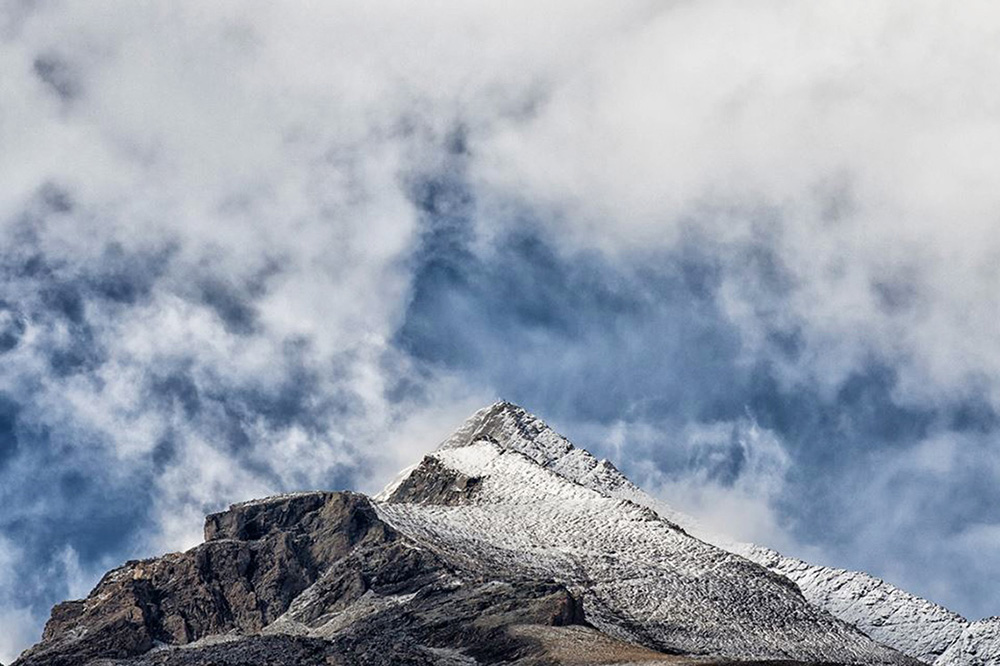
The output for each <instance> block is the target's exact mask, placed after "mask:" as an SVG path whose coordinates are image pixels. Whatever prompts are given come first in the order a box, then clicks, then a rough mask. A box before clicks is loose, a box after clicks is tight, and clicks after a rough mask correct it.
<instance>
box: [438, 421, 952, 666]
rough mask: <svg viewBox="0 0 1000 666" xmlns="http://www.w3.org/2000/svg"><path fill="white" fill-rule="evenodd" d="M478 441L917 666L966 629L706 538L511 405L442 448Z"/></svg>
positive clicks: (910, 600)
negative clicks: (766, 581)
mask: <svg viewBox="0 0 1000 666" xmlns="http://www.w3.org/2000/svg"><path fill="white" fill-rule="evenodd" d="M480 437H482V438H487V439H489V440H490V441H494V442H499V443H502V446H503V447H504V448H506V449H508V450H512V451H517V452H519V453H522V454H524V455H526V456H528V457H529V458H531V459H532V460H534V461H535V462H537V463H538V464H540V465H542V466H543V467H545V468H547V469H549V470H551V471H552V472H554V473H556V474H559V475H560V476H562V477H564V478H566V479H568V480H570V481H573V482H575V483H578V484H580V485H582V486H584V487H587V488H590V489H592V490H595V491H597V492H600V493H602V494H604V495H607V496H609V497H615V498H621V499H627V500H629V501H632V502H635V503H636V504H639V505H641V506H644V507H647V508H650V509H652V510H654V511H656V512H657V514H659V515H660V516H661V517H663V518H665V519H667V520H670V521H672V522H674V523H676V524H678V525H679V526H681V527H682V528H683V529H684V530H686V531H688V532H689V533H691V534H693V535H695V536H697V537H698V538H700V539H702V540H704V541H707V542H709V543H712V544H714V545H716V546H719V547H721V548H724V549H725V550H728V551H731V552H734V553H737V554H739V555H742V556H744V557H746V558H747V559H750V560H752V561H754V562H757V563H758V564H760V565H762V566H765V567H767V568H768V569H769V570H771V571H773V572H775V573H777V574H780V575H782V576H784V577H787V578H788V579H790V580H792V581H793V582H795V583H796V585H798V587H799V589H801V591H802V593H803V594H804V595H805V597H806V599H808V600H809V601H810V602H811V603H812V604H814V605H815V606H817V607H819V608H822V609H823V610H826V611H828V612H830V613H831V614H833V615H834V616H836V617H837V618H839V619H841V620H844V621H845V622H848V623H850V624H854V625H855V626H857V627H859V628H860V629H861V630H862V631H863V632H864V633H866V634H867V635H869V636H871V637H872V638H874V639H875V640H877V641H879V642H881V643H884V644H886V645H889V646H891V647H894V648H896V649H897V650H899V651H901V652H903V653H905V654H908V655H910V656H912V657H915V658H917V659H919V660H921V661H924V662H927V663H932V662H934V661H935V659H937V658H938V657H939V656H940V655H941V654H942V653H944V652H945V650H946V649H947V648H948V647H949V646H950V645H952V644H953V643H954V642H955V641H956V640H958V638H959V637H960V636H961V635H962V633H963V631H964V630H965V629H966V627H967V626H968V625H969V622H968V621H967V620H966V619H965V618H963V617H962V616H960V615H958V614H957V613H954V612H952V611H949V610H948V609H946V608H944V607H942V606H939V605H937V604H934V603H933V602H930V601H927V600H926V599H922V598H920V597H917V596H915V595H912V594H909V593H908V592H905V591H903V590H901V589H899V588H897V587H895V586H893V585H891V584H889V583H886V582H885V581H882V580H880V579H878V578H875V577H873V576H870V575H868V574H866V573H863V572H857V571H847V570H844V569H835V568H831V567H824V566H819V565H814V564H810V563H808V562H803V561H802V560H797V559H795V558H789V557H785V556H782V555H781V554H780V553H777V552H776V551H774V550H771V549H769V548H764V547H761V546H756V545H753V544H745V543H739V542H735V541H732V540H731V539H728V538H727V537H725V536H724V535H718V534H715V533H712V532H711V531H709V530H707V529H705V528H704V527H703V526H702V525H700V524H699V523H698V521H697V520H696V519H694V518H691V517H690V516H686V515H684V514H683V513H681V512H678V511H676V510H674V509H673V508H672V507H670V506H668V505H666V504H665V503H664V502H661V501H659V500H657V499H655V498H653V497H651V496H649V495H648V494H647V493H645V492H644V491H642V490H641V489H640V488H638V487H636V486H635V485H634V484H633V483H632V482H631V481H629V480H628V479H627V478H626V477H625V476H624V475H623V474H622V473H621V472H619V471H618V470H617V469H616V468H615V467H614V465H612V464H611V463H609V462H607V461H605V460H597V459H596V458H595V457H594V456H592V455H591V454H590V453H589V452H587V451H585V450H583V449H578V448H575V447H573V445H572V444H571V443H570V442H569V441H568V440H566V439H565V438H564V437H562V436H560V435H559V434H558V433H556V432H555V431H553V430H552V429H551V428H549V427H548V426H547V425H545V423H544V422H542V421H541V420H540V419H538V418H536V417H535V416H533V415H532V414H530V413H528V412H526V411H525V410H524V409H522V408H520V407H518V406H517V405H513V404H511V403H506V402H498V403H496V404H494V405H491V406H490V407H487V408H484V409H482V410H480V411H479V412H477V413H476V414H475V415H473V416H472V418H470V419H469V420H468V421H467V422H466V423H465V424H464V425H463V426H462V428H460V429H459V430H458V431H457V432H456V433H455V434H454V435H453V436H452V437H451V438H449V439H448V440H446V441H445V442H444V443H443V444H442V445H441V448H442V449H450V448H455V447H459V446H463V445H465V444H467V443H469V442H470V441H471V440H474V439H476V438H480ZM949 666H950V665H949Z"/></svg>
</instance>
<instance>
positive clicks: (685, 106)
mask: <svg viewBox="0 0 1000 666" xmlns="http://www.w3.org/2000/svg"><path fill="white" fill-rule="evenodd" d="M998 38H1000V9H997V7H996V5H995V4H994V3H992V2H986V1H979V0H972V1H971V2H968V3H965V4H964V5H963V7H962V11H960V12H959V11H955V9H954V6H949V4H948V3H945V2H925V1H914V2H906V3H880V2H876V3H873V2H867V1H855V0H846V1H844V2H837V3H800V2H792V1H791V0H785V1H779V0H763V1H761V2H756V3H745V2H740V1H738V0H730V1H723V0H690V1H683V0H679V1H674V2H632V1H626V0H623V1H621V2H616V3H606V2H589V1H587V0H574V1H572V2H557V1H553V2H546V3H538V2H522V1H519V0H513V1H511V2H504V3H468V2H457V1H452V2H445V1H440V0H431V1H429V2H423V3H420V4H419V7H417V6H415V5H413V4H412V3H402V2H382V1H381V0H374V1H372V2H363V3H358V2H336V1H333V2H310V1H302V2H296V3H271V2H263V1H259V0H242V1H240V2H236V1H235V0H219V1H218V2H212V3H205V2H201V1H199V0H180V1H177V0H172V1H167V0H150V1H149V2H143V3H132V2H125V1H121V0H120V1H117V2H109V1H106V0H90V1H88V2H70V1H65V2H63V1H59V0H9V1H7V2H4V3H2V4H0V175H2V183H3V185H2V187H0V276H2V277H0V507H2V508H0V626H2V627H3V628H4V631H3V632H0V661H3V662H5V663H6V662H8V661H10V660H12V659H13V658H14V657H15V656H16V654H17V653H18V652H19V651H20V650H21V649H23V648H24V647H26V646H28V645H29V644H31V643H33V642H34V641H35V640H37V639H38V637H39V635H40V631H41V627H42V625H43V623H44V621H45V619H46V618H47V617H48V612H49V609H50V607H51V605H52V604H53V603H56V602H58V601H61V600H63V599H66V598H79V597H82V596H85V595H86V594H87V592H88V591H89V589H90V588H91V587H92V586H93V585H94V584H95V583H96V581H97V579H98V578H99V576H100V575H101V574H102V573H103V572H104V571H105V570H107V569H108V568H111V567H114V566H116V565H118V564H120V563H122V562H123V561H124V560H126V559H129V558H137V557H150V556H154V555H157V554H159V553H162V552H166V551H175V550H181V549H185V548H189V547H191V546H193V545H195V544H196V543H198V542H199V541H200V539H201V526H202V520H203V516H204V515H205V514H206V513H208V512H211V511H216V510H220V509H221V508H224V507H225V506H226V505H227V504H229V503H232V502H236V501H241V500H245V499H249V498H253V497H259V496H264V495H267V494H272V493H275V492H280V491H287V490H301V489H309V488H329V489H357V490H361V491H366V492H371V491H376V490H378V489H379V488H380V487H381V486H382V485H384V484H385V483H387V482H388V481H389V480H390V479H391V478H392V476H393V475H394V473H395V471H397V470H398V469H399V468H401V467H403V466H404V465H407V464H410V463H412V462H414V461H416V460H417V459H419V458H420V456H421V455H423V454H424V453H425V452H426V451H428V450H429V449H431V448H432V447H433V446H434V445H435V443H436V442H438V441H440V440H441V439H442V438H444V436H445V435H447V434H448V432H450V431H451V430H452V429H453V428H455V427H457V426H458V425H459V424H460V423H461V422H462V420H463V419H464V418H465V417H466V416H467V415H469V414H470V413H471V412H473V411H474V410H475V409H477V408H479V407H481V406H483V405H486V404H489V403H490V402H492V401H493V400H495V399H497V398H498V397H502V398H504V399H507V400H511V401H514V402H517V403H519V404H521V405H522V406H524V407H525V408H527V409H529V410H530V411H532V412H534V413H536V414H538V415H539V416H540V417H542V418H543V419H545V420H546V421H548V422H549V423H550V424H551V425H553V426H554V427H556V428H557V429H558V430H560V431H561V432H562V433H563V434H565V435H566V436H568V437H569V438H570V439H571V440H572V441H574V442H575V443H577V444H578V445H580V446H583V447H586V448H588V449H589V450H591V451H592V452H594V453H595V454H596V455H599V456H603V457H607V458H609V459H611V460H613V461H614V462H615V463H616V465H618V466H619V467H620V468H621V469H623V470H624V471H625V472H626V473H627V474H629V475H630V477H631V478H632V479H633V480H634V481H636V482H637V483H639V484H640V485H642V486H643V487H644V488H646V489H647V490H649V491H651V492H653V493H654V494H656V495H657V496H659V497H660V498H662V499H664V500H666V501H667V502H669V503H671V504H673V505H674V506H676V507H677V508H679V509H681V510H684V511H687V512H688V513H691V514H694V515H696V516H698V517H699V518H701V519H702V520H703V521H704V522H706V523H708V524H709V525H712V526H714V527H716V528H717V529H720V530H723V531H725V532H727V533H729V534H731V535H732V536H734V537H736V538H741V539H747V540H752V541H756V542H759V543H763V544H766V545H770V546H773V547H777V548H780V549H782V550H783V551H784V552H785V553H787V554H790V555H796V556H800V557H806V558H809V559H811V560H813V561H816V562H819V563H823V564H831V565H836V566H841V567H846V568H853V569H863V570H866V571H868V572H871V573H872V574H874V575H876V576H879V577H881V578H884V579H886V580H888V581H890V582H892V583H895V584H897V585H900V586H902V587H904V588H906V589H908V590H910V591H912V592H914V593H917V594H920V595H923V596H926V597H928V598H930V599H932V600H934V601H936V602H939V603H942V604H944V605H946V606H948V607H950V608H952V609H953V610H955V611H957V612H960V613H962V614H964V615H966V616H968V617H970V618H979V617H982V616H986V615H993V614H1000V600H998V594H997V590H996V587H995V585H994V582H995V581H997V580H1000V337H998V336H997V321H1000V234H998V233H996V231H995V230H996V228H997V225H998V223H1000V186H998V185H1000V183H998V182H997V178H998V176H997V174H1000V120H998V119H1000V87H998V86H997V84H996V82H997V81H1000V51H998V50H997V49H996V43H997V39H998Z"/></svg>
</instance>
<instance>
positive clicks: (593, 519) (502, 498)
mask: <svg viewBox="0 0 1000 666" xmlns="http://www.w3.org/2000/svg"><path fill="white" fill-rule="evenodd" d="M634 488H635V487H634V486H632V485H631V484H630V483H629V482H628V480H627V479H625V477H624V476H622V475H621V473H620V472H618V471H617V470H616V469H614V467H613V466H611V465H610V464H608V463H601V462H600V461H598V460H596V459H595V458H594V457H593V456H591V455H590V454H589V453H587V452H586V451H584V450H582V449H576V448H574V447H573V446H572V445H571V444H570V443H569V442H568V441H567V440H566V439H565V438H563V437H561V436H559V435H558V434H556V433H555V432H554V431H552V430H551V429H550V428H548V426H546V425H545V424H544V423H543V422H542V421H541V420H539V419H537V418H536V417H534V416H532V415H531V414H529V413H527V412H526V411H525V410H523V409H521V408H519V407H517V406H515V405H511V404H509V403H497V404H495V405H492V406H490V407H488V408H486V409H484V410H480V411H479V412H477V413H476V414H475V415H474V416H473V417H472V418H470V419H469V421H467V422H466V423H465V424H464V425H463V426H462V427H461V428H460V429H459V430H458V431H457V432H456V433H455V434H454V435H453V436H452V437H450V438H449V439H448V440H446V441H445V442H444V443H443V444H442V445H441V446H440V447H438V449H437V450H435V451H434V452H432V453H431V454H430V455H428V456H426V457H425V458H424V460H423V461H422V462H421V463H420V464H419V465H417V466H416V467H415V468H413V469H412V470H410V471H409V473H408V474H406V475H404V476H403V477H402V478H400V479H397V481H395V482H394V483H393V484H392V485H391V486H390V487H389V488H387V489H386V491H384V492H383V493H382V494H381V495H380V496H379V499H378V501H377V502H376V504H375V506H376V510H377V512H378V514H379V517H380V518H381V519H382V520H384V521H385V522H386V523H387V524H389V525H391V526H392V527H393V528H395V529H397V530H399V531H400V532H401V533H403V534H406V535H408V537H409V538H412V539H414V540H415V541H417V542H418V543H419V544H420V545H421V547H422V548H424V549H426V550H428V551H430V552H434V553H438V554H441V555H443V554H444V553H450V554H452V556H454V554H455V553H461V554H462V557H463V562H462V567H463V568H466V569H469V570H478V571H480V572H481V573H482V575H483V576H487V577H497V576H499V577H501V578H503V579H511V578H517V579H524V578H528V579H534V580H553V581H556V582H557V583H559V584H561V585H565V586H567V588H568V589H571V590H573V591H574V594H576V595H578V596H579V598H580V599H581V603H582V605H583V614H584V616H585V617H586V618H588V621H589V622H590V623H591V624H592V625H593V626H595V627H596V628H598V629H599V630H600V631H601V632H603V633H604V634H606V635H610V636H615V637H617V638H620V639H622V640H626V641H629V642H632V643H638V644H641V645H644V646H646V647H651V648H653V649H656V650H661V651H664V650H665V651H680V652H682V653H685V654H694V655H717V656H722V657H727V658H733V659H751V660H795V661H805V662H831V661H835V662H839V663H854V664H912V663H915V662H914V661H913V660H912V659H910V658H908V657H906V656H904V655H903V654H901V653H899V652H896V651H894V650H892V649H889V648H887V647H885V646H883V645H881V644H879V643H877V642H875V641H873V640H871V639H870V638H869V637H867V636H865V635H864V634H863V633H861V632H860V631H858V630H857V629H856V628H855V627H853V626H851V625H849V624H847V623H844V622H842V621H840V620H838V619H836V618H835V617H834V616H832V615H830V614H829V613H827V612H826V611H824V610H822V609H820V608H817V607H815V606H813V605H811V604H809V603H808V602H807V600H806V599H805V598H803V596H802V595H801V593H800V591H799V590H798V588H797V587H795V585H793V584H792V583H790V582H789V581H788V580H787V579H786V578H784V577H782V576H778V575H775V574H773V573H771V572H770V571H768V570H767V569H766V568H764V567H762V566H759V565H757V564H755V563H752V562H751V561H749V560H747V559H745V558H743V557H740V556H738V555H735V554H733V553H730V552H727V551H725V550H722V549H720V548H717V547H715V546H713V545H711V544H708V543H706V542H704V541H701V540H699V539H697V538H694V537H692V536H691V535H689V534H687V533H686V532H685V531H683V530H682V529H680V528H679V527H678V526H677V525H675V524H674V523H673V522H671V521H669V520H665V519H664V518H662V517H661V516H660V515H659V513H658V512H657V511H655V510H653V509H651V508H650V507H648V506H644V505H643V504H642V503H639V502H636V501H634V499H633V498H632V497H629V496H627V495H629V494H630V493H632V492H633V489H634ZM619 491H620V494H619Z"/></svg>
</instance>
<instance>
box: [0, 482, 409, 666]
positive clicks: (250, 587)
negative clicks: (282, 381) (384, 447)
mask: <svg viewBox="0 0 1000 666" xmlns="http://www.w3.org/2000/svg"><path fill="white" fill-rule="evenodd" d="M205 532H206V535H207V536H208V537H209V540H208V541H206V542H205V543H204V544H202V545H200V546H198V547H196V548H194V549H192V550H189V551H188V552H186V553H171V554H169V555H165V556H163V557H161V558H157V559H151V560H142V561H132V562H128V563H126V564H125V565H124V566H122V567H120V568H118V569H115V570H113V571H111V572H109V573H108V574H106V575H105V576H104V578H103V579H102V580H101V581H100V582H99V583H98V584H97V587H96V588H94V591H93V592H91V594H90V596H89V597H87V599H84V600H82V601H69V602H66V603H62V604H59V605H58V606H56V607H55V608H54V609H53V610H52V616H51V618H50V619H49V622H48V623H47V624H46V626H45V631H44V633H43V634H42V642H41V643H39V644H38V645H37V646H35V647H34V648H32V649H31V650H29V651H27V652H26V653H25V654H24V655H22V656H21V658H20V659H18V661H17V662H15V663H17V664H19V665H21V666H28V665H35V664H37V665H39V666H40V665H42V664H46V665H52V666H56V665H63V664H65V665H66V666H69V665H70V664H82V663H86V662H87V660H89V659H91V658H97V657H105V658H122V657H130V656H133V655H138V654H142V653H143V652H146V651H148V650H150V649H151V648H152V647H154V645H155V644H156V643H158V642H159V643H169V644H186V643H190V642H192V641H195V640H197V639H199V638H202V637H204V636H209V635H214V634H225V633H227V632H231V631H235V632H239V633H254V632H259V631H260V630H261V629H263V628H264V627H265V626H267V625H268V624H270V623H271V622H273V621H274V620H275V619H277V618H278V617H279V616H280V615H281V614H282V613H284V612H285V611H286V610H287V609H288V606H289V604H290V603H291V602H292V600H293V599H295V597H296V596H298V595H299V594H300V593H301V592H302V591H303V590H305V589H306V588H307V587H308V586H310V585H311V584H312V583H314V582H315V581H316V580H317V578H319V575H320V574H321V573H322V572H324V571H326V570H327V569H329V567H330V565H331V564H333V563H334V562H335V561H337V560H339V559H341V558H343V557H344V556H345V555H348V554H349V553H351V552H353V551H356V550H364V549H368V548H372V547H375V546H385V545H387V544H390V543H391V542H393V541H394V540H396V539H399V538H400V537H399V535H398V534H396V533H395V532H394V531H393V530H391V529H389V528H388V527H387V526H386V525H385V524H384V523H383V522H382V521H380V520H379V519H378V517H377V516H376V514H375V512H374V510H373V508H372V506H371V503H370V502H369V501H368V499H367V498H366V497H364V496H363V495H358V494H354V493H308V494H302V495H295V496H290V497H279V498H275V499H272V500H268V501H263V502H253V503H249V504H245V505H237V506H235V507H233V508H232V509H231V510H230V511H227V512H225V513H223V514H215V515H212V516H209V518H208V520H207V522H206V528H205Z"/></svg>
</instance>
